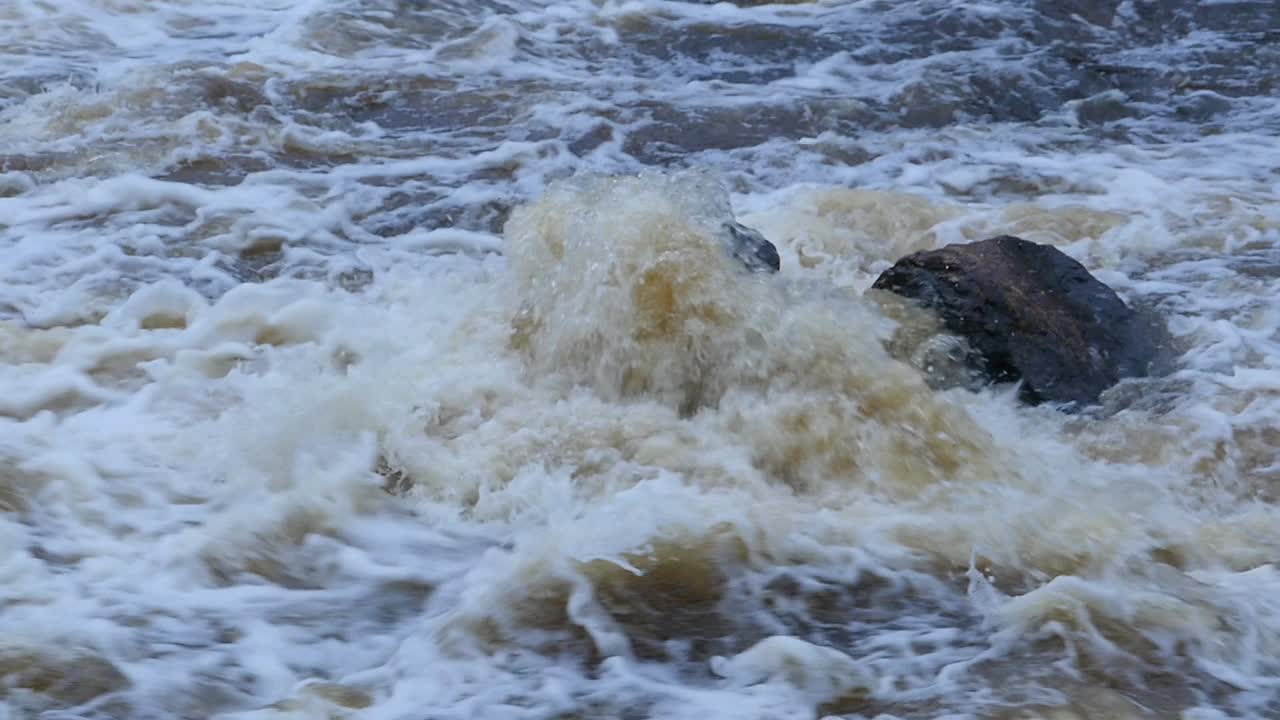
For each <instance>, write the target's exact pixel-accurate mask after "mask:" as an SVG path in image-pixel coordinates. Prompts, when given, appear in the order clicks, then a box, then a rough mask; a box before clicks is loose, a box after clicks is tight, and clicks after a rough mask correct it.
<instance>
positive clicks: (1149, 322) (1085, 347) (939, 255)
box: [872, 235, 1167, 407]
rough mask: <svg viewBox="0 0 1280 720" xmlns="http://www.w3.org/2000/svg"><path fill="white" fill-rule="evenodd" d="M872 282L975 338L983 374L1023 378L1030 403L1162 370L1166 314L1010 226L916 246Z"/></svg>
mask: <svg viewBox="0 0 1280 720" xmlns="http://www.w3.org/2000/svg"><path fill="white" fill-rule="evenodd" d="M872 288H873V289H878V290H887V291H889V292H892V293H894V294H897V295H900V296H903V297H906V298H910V299H912V300H915V301H917V302H919V303H920V304H921V305H923V306H925V307H926V308H928V309H930V310H932V311H933V312H935V313H937V314H938V316H939V318H940V319H941V320H942V323H943V325H944V326H945V327H946V329H947V331H948V332H951V333H954V334H955V335H957V336H959V337H961V338H963V339H964V340H965V341H967V343H968V345H969V348H970V352H969V353H968V354H967V355H966V358H965V363H966V365H968V366H969V368H970V369H971V370H973V371H974V372H975V373H976V374H977V375H978V376H980V377H981V378H983V379H985V380H987V381H990V382H996V383H1002V382H1018V381H1020V382H1021V383H1022V385H1021V387H1020V388H1019V391H1018V397H1019V399H1021V400H1022V401H1023V402H1026V403H1028V404H1031V405H1037V404H1040V403H1061V404H1064V405H1068V406H1075V407H1079V406H1082V405H1089V404H1093V403H1096V402H1097V401H1098V398H1099V396H1100V395H1101V394H1102V392H1103V391H1104V390H1106V389H1107V388H1109V387H1111V386H1113V385H1115V384H1116V383H1117V382H1118V381H1120V380H1121V379H1123V378H1130V377H1146V376H1148V375H1152V374H1156V373H1158V372H1159V371H1160V370H1161V366H1162V364H1163V362H1164V359H1165V349H1166V347H1167V341H1166V337H1165V333H1164V332H1163V327H1162V326H1161V324H1160V323H1159V322H1158V321H1156V320H1154V319H1153V318H1150V317H1148V316H1146V315H1144V314H1142V313H1139V312H1137V311H1135V310H1134V309H1132V308H1130V307H1129V306H1128V305H1126V304H1125V303H1124V301H1123V300H1121V299H1120V296H1119V295H1117V294H1116V293H1115V291H1114V290H1112V289H1111V288H1110V287H1108V286H1107V285H1106V284H1104V283H1102V282H1101V281H1099V280H1098V279H1097V278H1095V277H1094V276H1093V275H1091V274H1090V273H1089V271H1088V270H1086V269H1085V267H1084V266H1083V265H1081V264H1080V263H1079V262H1076V261H1075V260H1073V259H1072V258H1071V257H1069V256H1067V255H1066V254H1065V253H1063V252H1062V251H1060V250H1058V249H1057V248H1055V247H1053V246H1051V245H1041V244H1037V243H1033V242H1029V241H1027V240H1023V239H1022V238H1018V237H1013V236H1011V235H1002V236H1000V237H995V238H990V239H987V240H983V241H980V242H974V243H967V244H956V245H948V246H946V247H943V248H941V249H938V250H930V251H925V252H917V253H913V254H911V255H908V256H906V257H904V258H902V259H901V260H899V261H898V262H897V263H895V264H894V265H893V267H891V268H889V269H888V270H886V271H885V272H884V273H882V274H881V275H880V277H879V278H877V279H876V281H875V284H874V285H872Z"/></svg>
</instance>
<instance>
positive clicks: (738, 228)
mask: <svg viewBox="0 0 1280 720" xmlns="http://www.w3.org/2000/svg"><path fill="white" fill-rule="evenodd" d="M724 229H725V230H726V231H727V232H728V233H729V239H730V241H731V245H730V252H731V253H732V254H733V256H734V257H735V258H737V259H738V260H740V261H742V264H743V265H746V266H747V269H748V270H751V271H752V272H778V271H779V270H781V269H782V259H781V258H780V257H778V248H776V247H774V244H773V243H771V242H769V241H768V240H766V239H765V238H764V235H761V234H760V232H759V231H758V230H753V229H751V228H749V227H747V226H746V225H743V224H741V223H737V222H727V223H725V224H724Z"/></svg>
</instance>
